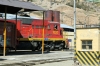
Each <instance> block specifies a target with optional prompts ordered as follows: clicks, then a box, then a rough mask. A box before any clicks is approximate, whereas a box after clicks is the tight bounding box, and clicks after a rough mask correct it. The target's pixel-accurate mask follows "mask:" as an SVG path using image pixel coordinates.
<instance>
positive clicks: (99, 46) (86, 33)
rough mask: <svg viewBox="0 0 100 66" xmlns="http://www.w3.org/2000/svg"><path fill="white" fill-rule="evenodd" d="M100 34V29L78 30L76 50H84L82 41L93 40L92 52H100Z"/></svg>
mask: <svg viewBox="0 0 100 66" xmlns="http://www.w3.org/2000/svg"><path fill="white" fill-rule="evenodd" d="M99 38H100V33H99V29H98V28H92V29H77V30H76V50H78V51H81V50H82V43H81V40H89V39H90V40H92V50H90V51H99V50H100V39H99Z"/></svg>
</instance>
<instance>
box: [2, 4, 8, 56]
mask: <svg viewBox="0 0 100 66" xmlns="http://www.w3.org/2000/svg"><path fill="white" fill-rule="evenodd" d="M6 13H7V7H6V6H5V22H4V48H3V56H5V55H6Z"/></svg>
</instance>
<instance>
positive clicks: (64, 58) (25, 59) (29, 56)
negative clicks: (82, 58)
mask: <svg viewBox="0 0 100 66" xmlns="http://www.w3.org/2000/svg"><path fill="white" fill-rule="evenodd" d="M73 57H74V52H72V51H51V52H50V53H45V52H44V54H41V52H31V51H17V52H12V53H9V54H8V55H6V56H2V55H1V56H0V65H1V66H7V65H9V66H16V65H20V66H23V65H24V66H25V65H27V64H29V65H28V66H30V65H36V66H38V65H39V66H41V65H42V64H44V65H43V66H47V65H48V64H50V65H52V64H53V65H52V66H56V65H57V64H59V65H60V64H61V65H60V66H62V64H63V65H64V66H66V65H69V64H70V66H71V65H72V66H73V64H74V60H73ZM54 62H55V63H54ZM55 64H56V65H55ZM57 66H58V65H57Z"/></svg>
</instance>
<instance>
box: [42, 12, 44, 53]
mask: <svg viewBox="0 0 100 66" xmlns="http://www.w3.org/2000/svg"><path fill="white" fill-rule="evenodd" d="M42 27H43V30H42V31H43V32H42V54H43V53H44V11H43V26H42Z"/></svg>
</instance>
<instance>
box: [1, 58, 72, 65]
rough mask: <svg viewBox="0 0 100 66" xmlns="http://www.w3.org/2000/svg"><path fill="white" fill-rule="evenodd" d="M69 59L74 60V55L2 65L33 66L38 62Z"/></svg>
mask: <svg viewBox="0 0 100 66" xmlns="http://www.w3.org/2000/svg"><path fill="white" fill-rule="evenodd" d="M67 60H73V57H68V58H56V59H43V60H31V61H26V62H21V63H12V64H10V63H9V64H3V65H0V66H33V65H38V64H45V63H53V62H61V61H67Z"/></svg>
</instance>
